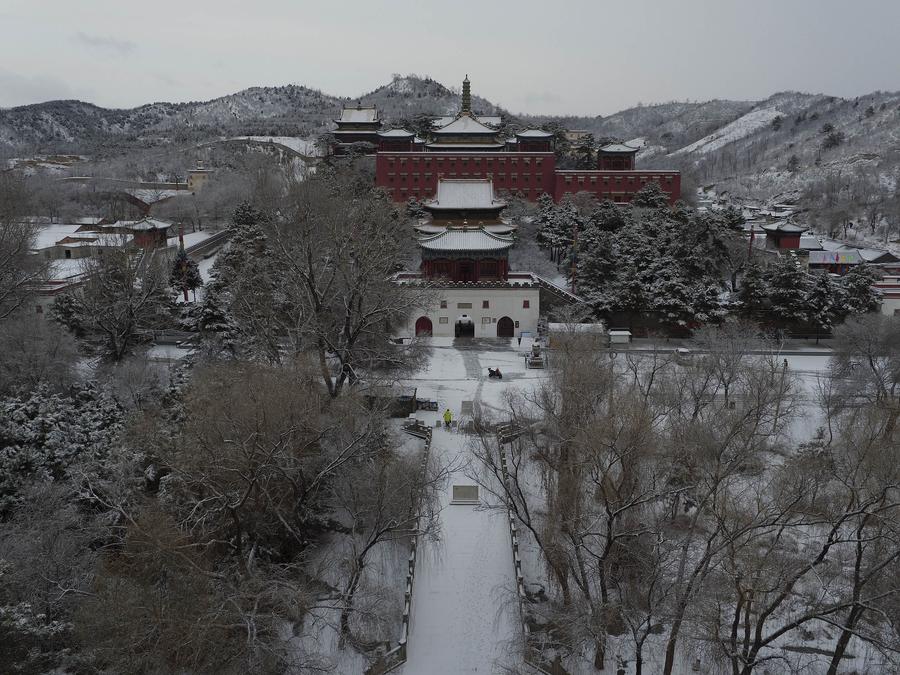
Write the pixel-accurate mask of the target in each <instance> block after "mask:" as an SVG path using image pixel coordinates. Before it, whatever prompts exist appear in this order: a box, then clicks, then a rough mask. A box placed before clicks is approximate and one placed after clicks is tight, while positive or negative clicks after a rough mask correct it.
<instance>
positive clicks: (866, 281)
mask: <svg viewBox="0 0 900 675" xmlns="http://www.w3.org/2000/svg"><path fill="white" fill-rule="evenodd" d="M877 278H878V277H877V275H876V274H875V272H874V271H873V270H872V269H871V268H869V266H868V265H866V264H865V263H863V264H861V265H857V266H856V267H854V268H853V269H851V270H850V271H849V272H848V273H847V274H846V275H845V276H844V277H843V279H841V288H842V289H843V291H844V307H843V310H844V313H845V314H867V313H869V312H875V311H877V310H878V308H879V307H880V306H881V294H880V293H879V292H878V290H877V289H875V288H873V287H872V284H873V283H875V281H876V280H877Z"/></svg>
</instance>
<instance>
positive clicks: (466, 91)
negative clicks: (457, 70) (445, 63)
mask: <svg viewBox="0 0 900 675" xmlns="http://www.w3.org/2000/svg"><path fill="white" fill-rule="evenodd" d="M459 112H460V113H471V112H472V89H471V87H470V85H469V75H468V74H466V79H464V80H463V88H462V106H461V107H460V110H459Z"/></svg>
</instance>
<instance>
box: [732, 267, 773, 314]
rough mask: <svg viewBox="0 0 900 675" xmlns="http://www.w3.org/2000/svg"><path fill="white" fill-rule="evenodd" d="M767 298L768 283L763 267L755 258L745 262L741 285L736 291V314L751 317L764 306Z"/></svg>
mask: <svg viewBox="0 0 900 675" xmlns="http://www.w3.org/2000/svg"><path fill="white" fill-rule="evenodd" d="M768 300H769V284H768V282H767V281H766V275H765V272H764V271H763V268H762V267H760V266H759V263H757V262H756V261H755V260H751V261H750V262H749V263H748V264H747V268H746V270H745V271H744V278H743V279H742V280H741V287H740V289H738V293H737V303H738V310H737V311H738V314H740V315H741V316H743V317H745V318H748V319H751V318H754V317H757V316H758V315H759V313H760V312H761V311H762V310H764V309H765V308H766V305H767V304H768Z"/></svg>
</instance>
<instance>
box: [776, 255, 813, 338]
mask: <svg viewBox="0 0 900 675" xmlns="http://www.w3.org/2000/svg"><path fill="white" fill-rule="evenodd" d="M769 273H770V274H769V279H768V282H769V298H770V299H771V300H772V316H773V317H774V318H775V319H778V320H780V321H784V322H794V321H804V320H806V317H807V313H806V295H807V289H808V288H809V277H808V275H807V274H806V272H804V271H803V270H802V269H801V268H800V265H799V264H798V263H797V261H796V260H795V259H794V258H793V256H790V255H786V256H782V257H781V258H780V259H779V260H778V262H777V263H775V264H774V265H773V266H772V267H771V268H769Z"/></svg>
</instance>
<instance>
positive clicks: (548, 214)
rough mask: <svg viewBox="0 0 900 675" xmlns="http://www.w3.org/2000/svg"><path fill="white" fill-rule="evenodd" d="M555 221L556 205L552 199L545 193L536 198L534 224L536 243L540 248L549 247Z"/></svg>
mask: <svg viewBox="0 0 900 675" xmlns="http://www.w3.org/2000/svg"><path fill="white" fill-rule="evenodd" d="M555 219H556V204H555V203H554V201H553V197H551V196H550V195H548V194H547V193H546V192H545V193H543V194H542V195H541V196H540V197H538V214H537V218H536V219H535V222H536V223H537V227H538V231H537V241H538V244H541V245H542V246H549V245H550V239H551V238H552V231H553V229H554V225H553V223H554V221H555Z"/></svg>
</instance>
